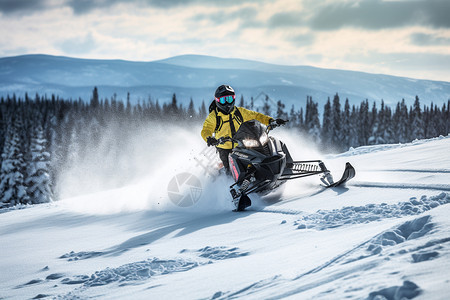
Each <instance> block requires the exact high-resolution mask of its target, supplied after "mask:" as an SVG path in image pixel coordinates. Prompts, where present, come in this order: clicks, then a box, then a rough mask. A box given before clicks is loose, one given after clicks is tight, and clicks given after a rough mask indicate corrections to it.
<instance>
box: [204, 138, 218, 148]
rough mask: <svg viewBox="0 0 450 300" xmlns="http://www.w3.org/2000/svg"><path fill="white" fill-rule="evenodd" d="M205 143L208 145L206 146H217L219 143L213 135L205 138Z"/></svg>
mask: <svg viewBox="0 0 450 300" xmlns="http://www.w3.org/2000/svg"><path fill="white" fill-rule="evenodd" d="M206 144H207V145H208V147H209V146H217V145H218V144H219V141H218V140H217V139H216V138H215V137H212V136H208V137H207V138H206Z"/></svg>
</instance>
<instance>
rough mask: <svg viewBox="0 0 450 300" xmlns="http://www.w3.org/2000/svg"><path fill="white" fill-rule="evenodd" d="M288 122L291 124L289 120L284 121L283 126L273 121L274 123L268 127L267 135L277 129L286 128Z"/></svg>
mask: <svg viewBox="0 0 450 300" xmlns="http://www.w3.org/2000/svg"><path fill="white" fill-rule="evenodd" d="M287 122H289V120H284V123H283V124H278V123H277V122H276V121H275V120H273V121H272V122H270V123H269V125H267V129H266V133H269V131H271V130H273V129H275V128H277V127H280V126H284V124H286V123H287Z"/></svg>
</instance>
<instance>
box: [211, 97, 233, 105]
mask: <svg viewBox="0 0 450 300" xmlns="http://www.w3.org/2000/svg"><path fill="white" fill-rule="evenodd" d="M235 98H236V95H229V96H222V97H220V98H215V99H216V101H217V102H219V103H220V104H225V102H227V103H233V101H234V99H235Z"/></svg>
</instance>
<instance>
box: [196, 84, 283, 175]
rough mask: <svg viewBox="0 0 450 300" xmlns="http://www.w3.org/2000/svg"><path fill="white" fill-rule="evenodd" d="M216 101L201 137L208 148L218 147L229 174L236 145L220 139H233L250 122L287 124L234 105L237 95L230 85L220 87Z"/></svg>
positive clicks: (217, 90) (215, 95)
mask: <svg viewBox="0 0 450 300" xmlns="http://www.w3.org/2000/svg"><path fill="white" fill-rule="evenodd" d="M214 100H215V101H214V102H213V103H212V106H211V107H210V111H211V112H210V113H209V115H208V116H207V117H206V120H205V122H204V123H203V129H202V132H201V135H202V137H203V139H204V140H205V142H206V143H207V145H208V147H209V146H216V149H217V151H218V152H219V157H220V160H221V161H222V163H223V165H224V167H225V168H226V170H227V172H228V171H229V165H228V154H230V153H231V150H232V149H233V148H234V147H235V146H236V143H232V142H231V141H227V142H225V143H224V144H219V141H218V139H220V138H221V137H226V136H229V137H233V135H234V134H235V133H236V131H237V130H238V129H239V127H240V126H241V124H242V123H244V122H246V121H249V120H258V121H259V122H261V123H263V124H264V125H269V124H277V125H282V124H284V123H285V122H286V121H284V120H282V119H276V120H274V119H273V118H271V117H269V116H266V115H264V114H261V113H258V112H256V111H252V110H248V109H245V108H243V107H236V106H235V105H234V103H235V100H236V94H235V92H234V89H233V88H232V87H231V86H229V85H221V86H219V87H218V88H217V89H216V92H215V94H214ZM213 104H215V105H213ZM213 133H214V136H213Z"/></svg>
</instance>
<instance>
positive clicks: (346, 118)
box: [342, 98, 354, 148]
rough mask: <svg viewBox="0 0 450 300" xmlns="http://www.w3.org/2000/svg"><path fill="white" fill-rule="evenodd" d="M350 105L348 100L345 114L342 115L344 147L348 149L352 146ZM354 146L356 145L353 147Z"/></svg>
mask: <svg viewBox="0 0 450 300" xmlns="http://www.w3.org/2000/svg"><path fill="white" fill-rule="evenodd" d="M350 117H351V116H350V103H349V101H348V98H347V99H345V104H344V113H343V114H342V138H343V139H342V147H343V148H348V147H350V146H352V145H351V144H350V138H351V135H352V132H351V119H350ZM353 146H354V145H353Z"/></svg>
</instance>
